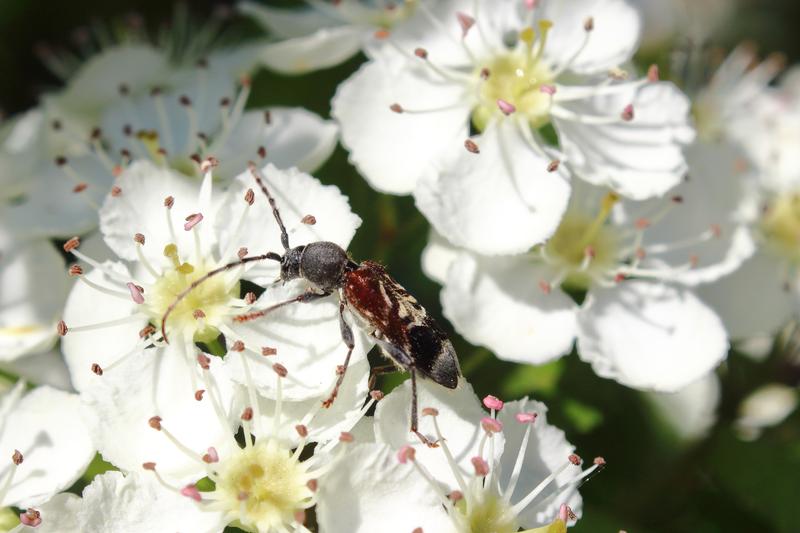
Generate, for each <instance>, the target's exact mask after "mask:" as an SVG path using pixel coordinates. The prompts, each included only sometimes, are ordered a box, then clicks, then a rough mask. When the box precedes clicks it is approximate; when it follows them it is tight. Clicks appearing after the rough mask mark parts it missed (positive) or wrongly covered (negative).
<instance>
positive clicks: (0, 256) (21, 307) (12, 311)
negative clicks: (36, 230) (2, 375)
mask: <svg viewBox="0 0 800 533" xmlns="http://www.w3.org/2000/svg"><path fill="white" fill-rule="evenodd" d="M63 273H64V259H63V258H62V257H61V255H60V254H59V253H58V251H56V248H55V247H54V246H53V245H52V244H51V243H50V242H48V241H46V240H44V239H34V240H23V239H17V238H15V237H14V236H13V235H12V234H11V233H10V232H9V231H8V228H6V227H4V226H0V365H2V366H4V367H6V368H8V365H13V364H14V363H15V362H16V361H19V360H20V359H21V358H23V357H26V356H29V355H34V354H43V353H46V352H47V351H48V350H50V349H51V348H52V347H53V346H54V345H55V343H56V339H57V338H58V337H57V335H56V330H55V325H56V324H57V323H58V320H59V315H61V312H62V310H63V306H64V301H65V300H66V297H67V293H68V291H69V286H70V283H69V280H68V279H66V278H65V277H64V275H63ZM45 282H46V285H45ZM34 381H35V382H39V380H37V379H34Z"/></svg>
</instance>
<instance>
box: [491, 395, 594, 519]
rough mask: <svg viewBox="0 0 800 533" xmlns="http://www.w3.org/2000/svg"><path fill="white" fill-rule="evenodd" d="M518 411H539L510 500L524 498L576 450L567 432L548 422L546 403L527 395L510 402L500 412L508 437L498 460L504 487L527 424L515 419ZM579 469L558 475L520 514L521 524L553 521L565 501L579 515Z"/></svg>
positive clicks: (571, 466) (512, 501)
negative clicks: (577, 484) (530, 398)
mask: <svg viewBox="0 0 800 533" xmlns="http://www.w3.org/2000/svg"><path fill="white" fill-rule="evenodd" d="M519 413H536V415H537V417H536V421H535V422H534V423H533V425H532V428H531V434H530V437H529V441H528V446H527V448H526V449H525V454H524V455H523V463H522V469H521V470H520V475H519V479H518V481H517V486H516V488H515V490H514V493H513V494H512V495H510V497H511V503H516V502H518V501H519V500H521V499H522V498H524V497H525V496H526V495H527V494H528V493H529V492H530V491H532V490H533V489H534V488H536V486H537V485H538V484H539V483H540V482H541V481H542V480H544V479H545V478H546V477H547V476H549V475H550V474H552V473H553V472H555V471H556V470H558V469H559V468H561V467H562V466H564V465H565V464H566V463H567V460H568V457H569V455H570V454H571V453H573V452H574V451H575V446H573V445H572V444H570V443H569V442H567V438H566V436H565V435H564V432H563V431H561V430H560V429H558V428H557V427H555V426H552V425H550V424H548V423H547V407H546V406H545V405H544V404H543V403H541V402H537V401H535V400H528V398H523V399H522V400H517V401H514V402H507V403H506V404H505V406H504V407H503V410H502V411H500V414H499V416H498V418H499V419H500V421H501V422H502V423H503V434H504V435H505V437H506V445H505V451H504V452H503V456H502V457H501V459H500V464H499V466H500V471H501V473H500V486H501V487H504V488H505V487H507V486H508V483H509V481H510V479H511V475H512V473H513V471H514V465H515V463H516V461H517V455H518V454H519V450H520V448H521V445H522V439H523V437H524V434H525V429H526V427H527V424H520V423H519V422H517V421H516V419H515V416H516V415H517V414H519ZM580 473H581V468H580V467H579V466H575V465H570V466H569V467H567V468H566V469H565V470H564V471H563V472H562V473H560V474H559V475H558V476H556V480H555V481H556V484H555V485H550V486H548V489H546V490H544V491H543V492H542V493H541V494H540V495H539V496H538V497H537V498H536V499H534V500H533V502H532V503H531V504H530V505H528V506H527V507H525V509H524V510H523V511H522V512H521V513H520V514H519V520H520V523H521V525H522V526H523V527H525V528H532V527H537V526H542V525H545V524H548V523H550V522H552V521H553V520H555V518H556V517H557V515H558V509H559V507H560V506H561V504H562V503H566V504H567V505H569V507H570V508H571V509H572V510H573V511H574V512H575V513H576V514H577V515H578V516H580V513H581V507H582V500H581V496H580V494H578V491H577V487H576V486H575V485H574V484H573V483H572V482H574V481H575V479H576V478H577V477H578V476H579V475H580Z"/></svg>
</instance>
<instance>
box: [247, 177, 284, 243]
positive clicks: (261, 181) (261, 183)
mask: <svg viewBox="0 0 800 533" xmlns="http://www.w3.org/2000/svg"><path fill="white" fill-rule="evenodd" d="M248 167H249V168H250V173H251V174H252V175H253V177H254V178H255V179H256V182H257V183H258V186H259V187H261V192H263V193H264V195H266V197H267V200H269V205H270V206H271V207H272V214H273V215H274V216H275V220H277V221H278V226H279V227H280V228H281V244H282V245H283V249H284V250H286V251H287V252H288V251H289V234H288V233H287V232H286V226H284V225H283V220H281V214H280V212H279V211H278V206H277V205H276V204H275V198H273V197H272V195H271V194H270V193H269V191H268V190H267V186H266V185H265V184H264V181H265V179H262V176H261V172H259V170H258V167H256V164H255V163H253V162H252V161H251V162H250V163H249V164H248Z"/></svg>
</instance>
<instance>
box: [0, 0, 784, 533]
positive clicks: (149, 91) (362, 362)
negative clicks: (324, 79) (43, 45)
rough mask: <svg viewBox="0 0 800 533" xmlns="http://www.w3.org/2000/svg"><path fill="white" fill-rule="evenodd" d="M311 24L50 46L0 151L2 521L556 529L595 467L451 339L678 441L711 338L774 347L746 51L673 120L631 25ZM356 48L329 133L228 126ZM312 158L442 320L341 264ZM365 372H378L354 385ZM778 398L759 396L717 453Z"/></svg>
mask: <svg viewBox="0 0 800 533" xmlns="http://www.w3.org/2000/svg"><path fill="white" fill-rule="evenodd" d="M307 4H308V5H307V6H305V7H303V8H302V9H283V8H275V7H267V6H263V5H261V4H257V3H254V2H242V3H240V4H239V5H238V6H237V12H238V13H239V15H242V16H244V17H252V18H253V19H254V20H255V21H256V22H258V23H260V24H261V25H262V26H263V27H264V28H265V29H266V31H267V32H268V34H269V36H268V37H263V38H258V39H255V40H253V41H249V42H244V43H239V44H238V45H236V46H226V47H223V46H221V45H220V44H218V43H216V42H215V39H214V35H215V32H216V22H214V21H212V23H210V24H209V25H207V26H203V27H202V29H200V30H198V31H197V35H196V36H195V38H194V39H195V40H193V41H192V40H190V42H189V43H182V44H181V45H178V44H176V43H177V42H171V41H168V43H167V44H165V43H164V42H160V43H153V42H150V41H149V40H148V39H147V37H146V32H143V31H140V28H139V24H140V23H137V24H131V27H130V28H129V31H131V32H132V33H131V34H130V35H129V36H128V38H123V39H121V40H120V41H119V42H114V41H113V40H110V41H109V40H102V43H101V44H102V46H100V47H99V49H98V50H93V52H92V53H91V54H90V55H89V57H86V58H83V57H81V58H79V59H76V58H71V59H70V60H69V61H67V59H66V58H65V57H60V56H58V55H56V54H54V53H52V52H47V53H45V55H44V59H45V61H46V63H47V65H48V66H49V67H50V68H51V69H52V70H54V71H55V72H56V73H58V74H59V75H61V76H62V77H63V78H64V84H63V87H62V88H60V89H58V90H55V91H51V92H49V93H47V94H45V95H43V96H42V98H41V99H40V102H39V104H38V105H37V106H36V107H34V108H32V109H30V110H28V111H25V112H23V113H20V114H18V115H17V116H13V117H11V118H10V119H9V120H8V121H7V122H6V123H4V124H3V126H2V128H1V129H0V369H2V371H3V379H2V381H3V383H2V385H3V386H2V387H0V390H2V393H1V394H2V395H1V396H0V421H2V425H0V444H2V446H0V458H5V460H6V461H7V463H6V465H5V468H3V469H2V472H0V500H2V506H3V508H2V511H1V512H0V526H6V525H7V526H8V527H7V528H6V529H8V530H13V531H19V532H23V531H28V530H29V529H32V528H36V529H39V530H41V531H53V532H55V531H58V532H73V531H74V532H87V531H126V532H127V531H131V532H137V531H199V532H221V531H223V530H225V529H226V528H229V527H235V528H241V529H243V530H246V531H257V532H259V533H271V532H274V533H285V532H289V531H293V532H308V533H311V532H312V531H314V532H322V533H353V532H355V533H366V532H374V531H381V532H389V533H395V532H396V533H423V532H428V533H430V532H437V533H438V532H445V533H450V532H452V533H515V532H518V531H523V530H524V531H526V532H530V533H555V532H565V531H566V528H567V527H569V526H572V525H574V524H575V523H576V521H578V520H579V519H581V517H582V516H583V514H584V509H583V501H582V497H581V495H580V494H579V492H578V489H579V488H580V487H581V485H582V484H583V483H585V482H586V481H587V480H588V479H589V478H590V477H592V476H593V475H594V474H595V473H597V472H598V471H599V470H601V469H603V468H604V467H605V460H604V459H603V458H602V457H596V458H594V459H593V460H591V461H584V460H583V459H581V457H580V456H579V455H577V454H576V449H575V447H574V446H573V445H572V444H570V443H569V442H568V440H567V437H566V435H565V433H564V432H563V431H562V430H561V429H558V428H557V427H555V426H554V425H552V424H551V423H550V422H548V420H547V411H548V409H547V407H546V406H545V405H544V404H543V403H541V402H539V401H536V400H533V399H530V398H528V397H527V396H526V397H524V398H520V399H515V400H513V401H507V402H504V401H503V400H501V399H499V398H498V397H496V396H493V395H486V396H484V397H483V400H482V401H481V400H479V397H478V396H477V395H476V392H475V390H474V389H473V385H471V384H470V383H469V381H468V378H472V377H474V376H472V375H470V373H469V372H468V371H466V368H465V373H464V375H462V372H461V369H460V367H459V364H458V363H457V361H455V360H454V358H455V348H454V347H453V346H454V344H455V346H462V345H465V344H466V342H468V343H471V344H473V345H476V346H482V347H485V348H487V349H488V350H489V351H491V352H492V353H494V354H495V355H496V356H497V357H498V358H499V359H503V360H506V361H511V362H514V363H523V364H529V365H542V364H545V363H549V362H552V361H555V360H557V359H560V358H562V357H565V356H567V355H569V354H571V353H572V352H576V353H577V356H578V357H579V358H580V360H582V361H584V362H586V363H589V364H590V365H591V367H592V369H593V370H594V372H595V373H596V374H597V375H598V376H600V377H603V378H608V379H612V380H615V381H616V382H617V383H618V384H620V385H623V386H625V387H630V388H633V389H637V390H641V391H645V392H646V393H648V394H649V395H650V399H651V401H652V402H653V404H654V405H655V406H656V409H657V410H658V411H660V412H661V413H662V414H664V415H665V417H666V418H667V419H669V420H673V421H677V425H679V426H681V431H682V434H683V435H684V436H686V437H691V438H696V437H697V436H699V435H702V434H703V433H704V432H705V431H707V430H708V429H709V427H710V426H711V425H712V424H713V421H714V410H715V407H716V404H717V402H718V401H719V397H720V385H719V383H718V382H717V378H716V375H715V369H716V368H717V367H718V366H719V365H720V364H721V363H723V362H724V361H725V360H726V358H727V357H728V354H729V351H730V348H731V346H732V344H733V343H740V344H739V346H741V347H743V348H744V347H745V346H751V345H753V344H757V343H758V342H759V341H763V339H764V338H767V339H772V338H773V336H774V335H775V334H776V332H777V331H778V330H779V329H780V328H781V327H782V326H784V325H785V324H786V323H787V322H788V321H789V320H790V318H791V314H792V312H793V311H794V309H795V306H796V305H797V299H798V294H800V292H798V291H800V283H798V266H800V252H798V250H800V248H798V245H799V244H800V171H798V168H800V164H798V163H800V161H798V156H797V150H796V146H797V145H798V142H800V126H799V125H800V83H798V76H797V73H796V72H793V71H792V72H788V73H786V74H784V75H783V77H782V78H781V79H780V82H776V81H775V80H776V79H777V78H778V75H779V73H780V72H781V70H782V68H783V65H782V63H781V62H780V61H779V60H778V59H777V58H774V57H771V58H768V59H766V60H765V61H763V62H761V63H757V62H756V61H755V55H754V52H752V50H750V49H749V48H748V47H746V46H742V47H740V48H737V49H736V50H734V51H733V52H732V53H731V54H730V55H729V56H728V58H727V59H725V61H724V62H723V63H722V64H721V65H719V67H718V68H717V70H716V73H715V74H714V76H713V77H712V78H710V79H709V80H708V81H707V83H706V84H705V85H704V86H703V87H702V88H700V89H696V88H692V89H689V88H686V89H685V90H686V91H687V93H688V94H687V93H685V92H684V91H683V90H682V89H681V88H679V85H680V82H681V81H682V80H680V79H678V78H675V79H673V81H666V80H662V79H661V77H662V76H661V73H660V71H659V68H658V66H656V65H652V66H649V68H646V69H643V70H642V72H639V68H638V67H637V64H636V63H635V62H634V54H636V52H637V50H638V48H639V45H640V42H641V40H642V32H643V19H642V16H641V13H640V11H639V10H637V8H636V7H635V6H634V5H633V4H632V3H631V2H629V1H628V0H560V1H556V0H446V1H440V2H436V1H428V0H401V1H397V2H395V1H389V2H371V1H359V0H341V1H337V2H324V1H317V0H308V2H307ZM228 15H230V13H229V14H228ZM185 29H186V28H184V30H185ZM179 30H180V28H176V29H175V30H174V31H175V32H176V33H182V31H179ZM660 38H666V37H660ZM90 40H91V36H89V35H83V40H81V42H82V43H83V44H84V45H86V46H84V49H85V50H89V49H92V47H91V46H88V44H87V43H88V42H89V41H90ZM170 43H171V44H170ZM359 52H361V53H363V55H364V56H365V57H366V60H365V61H364V62H363V64H361V65H360V67H358V69H357V70H356V71H355V72H353V73H351V75H350V76H349V78H347V79H346V80H344V81H343V82H342V83H341V84H339V86H338V88H337V90H336V92H335V94H332V95H330V117H331V118H330V119H327V118H323V117H320V116H318V115H316V114H315V113H313V112H311V111H308V110H306V109H302V108H293V107H279V106H278V107H276V106H273V107H263V106H255V105H254V104H253V103H252V102H251V100H252V98H251V93H253V92H254V91H255V90H256V89H257V85H258V80H259V77H258V76H256V72H257V68H258V67H260V66H264V67H267V68H268V69H272V70H276V71H278V72H280V73H281V74H284V75H285V74H302V73H306V72H309V71H312V70H316V69H321V68H326V67H330V66H334V65H337V64H339V63H342V62H344V61H346V60H350V59H352V58H353V57H354V56H356V54H357V53H359ZM687 87H688V86H687ZM340 141H341V144H342V146H343V148H344V149H345V150H347V152H348V153H349V161H350V163H352V165H353V166H354V167H355V168H356V169H357V170H358V172H359V173H360V174H361V175H362V176H363V178H364V179H365V180H366V181H367V183H368V184H369V185H370V186H372V187H373V188H374V189H376V190H377V191H379V192H382V193H387V194H393V195H413V199H414V202H415V204H416V207H417V208H418V210H419V211H420V213H421V214H422V215H423V216H424V218H425V219H426V220H427V221H428V222H429V223H430V231H429V233H426V234H425V235H427V239H428V240H427V245H426V246H425V247H424V251H423V253H422V257H421V265H422V270H423V272H424V273H425V275H427V276H428V277H429V278H431V279H432V280H434V281H436V282H437V283H439V284H440V285H441V293H440V294H441V307H442V314H443V315H444V317H445V318H446V319H447V323H446V324H442V325H439V324H438V323H437V321H436V319H435V318H434V315H435V312H433V311H431V312H429V311H426V310H425V308H424V307H423V304H424V303H425V302H418V301H417V299H416V298H415V297H414V296H412V295H411V294H410V293H409V292H407V291H406V290H405V289H404V288H403V287H402V286H401V285H400V284H399V283H398V282H396V281H395V280H394V279H393V278H392V277H391V276H390V275H389V274H388V272H389V271H391V265H389V266H387V267H385V268H384V267H383V266H382V265H380V264H378V263H377V262H372V261H367V259H368V258H354V257H351V256H350V255H349V253H348V252H347V250H348V247H349V245H350V243H351V241H352V240H353V239H354V237H355V235H356V230H357V229H358V228H359V226H360V225H361V224H362V220H361V218H360V217H359V216H358V215H357V214H355V213H354V212H353V210H351V205H350V202H349V200H348V198H347V196H345V195H344V194H343V193H342V191H341V190H340V189H339V188H338V187H336V186H334V185H325V184H323V182H322V181H320V180H319V179H317V178H316V177H314V176H312V175H311V174H310V173H311V172H314V171H316V170H317V169H319V168H320V167H322V166H323V165H324V164H325V163H326V161H327V160H328V158H329V157H330V156H331V154H332V153H333V152H334V150H335V148H336V146H337V143H338V142H340ZM425 231H426V232H427V231H428V230H427V229H426V230H425ZM54 244H57V246H54ZM398 277H401V276H398ZM427 305H428V307H429V308H432V302H429V303H427ZM754 309H757V311H758V312H753V310H754ZM450 326H452V328H453V329H454V330H455V332H456V333H457V334H458V335H459V336H460V337H463V340H465V341H466V342H461V341H460V340H459V339H458V338H456V339H455V341H456V342H455V343H453V342H451V340H449V339H448V337H447V335H446V333H445V331H446V330H447V329H448V327H450ZM373 349H374V354H373V356H382V357H383V358H385V359H387V360H388V361H389V362H391V363H392V365H390V366H392V368H393V369H394V370H399V371H405V372H408V374H409V379H407V380H406V381H404V382H403V383H401V384H399V385H397V386H396V387H394V388H393V389H392V390H391V391H389V392H386V393H384V392H383V391H382V390H381V389H380V388H378V387H376V382H377V381H376V379H377V376H378V375H379V374H380V373H381V372H383V371H384V370H385V368H382V367H375V366H374V365H373V366H372V369H371V367H370V363H374V359H375V357H370V355H369V354H370V352H371V351H372V350H373ZM378 354H379V355H378ZM7 375H8V376H12V377H14V378H15V379H14V380H6V379H5V378H6V376H7ZM28 384H30V386H28ZM476 388H477V389H480V387H478V386H477V385H476ZM500 390H502V389H501V388H500V386H498V387H497V388H496V389H493V391H494V392H496V393H497V391H500ZM498 394H499V393H498ZM518 396H522V395H521V394H520V395H518ZM797 403H798V398H797V391H796V389H795V388H793V387H792V386H789V385H787V384H785V383H772V384H767V385H765V386H763V387H761V388H759V389H757V390H756V391H755V392H754V393H753V394H752V395H751V396H750V397H748V398H747V399H746V400H745V401H744V402H743V403H742V404H741V409H740V417H739V419H738V421H737V422H736V428H737V430H738V431H739V433H740V434H741V435H742V437H743V438H746V439H754V438H757V437H758V436H759V435H760V434H761V433H762V432H763V431H764V429H765V428H767V427H769V426H770V425H775V424H777V423H779V422H780V421H782V420H783V419H784V418H786V417H787V416H788V415H789V414H790V413H791V412H792V411H793V410H794V409H795V407H796V405H797ZM76 483H78V484H77V485H76ZM588 514H589V513H588V512H587V515H588Z"/></svg>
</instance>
